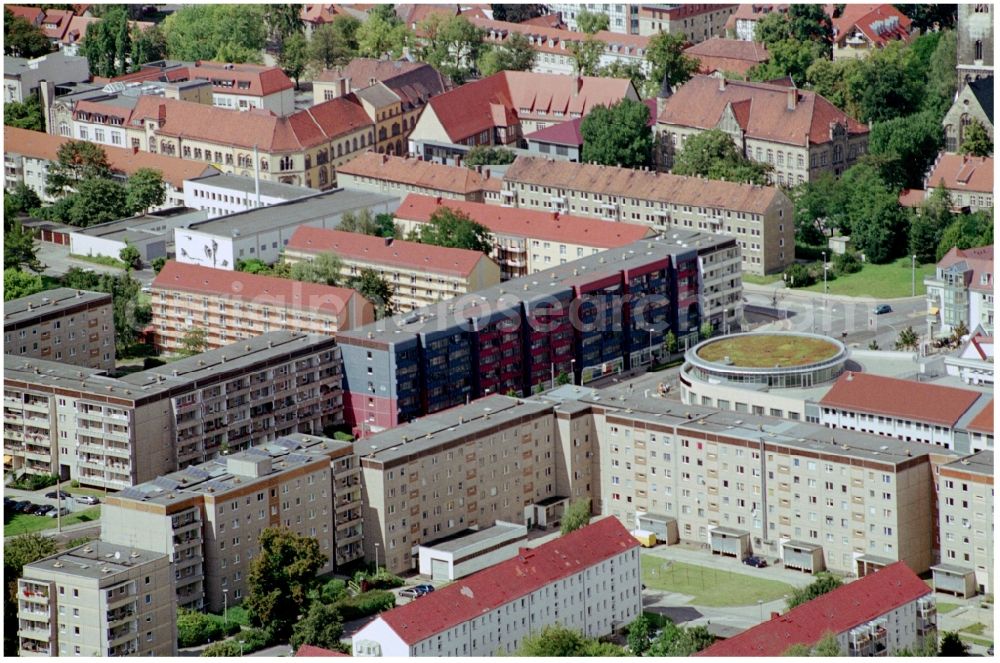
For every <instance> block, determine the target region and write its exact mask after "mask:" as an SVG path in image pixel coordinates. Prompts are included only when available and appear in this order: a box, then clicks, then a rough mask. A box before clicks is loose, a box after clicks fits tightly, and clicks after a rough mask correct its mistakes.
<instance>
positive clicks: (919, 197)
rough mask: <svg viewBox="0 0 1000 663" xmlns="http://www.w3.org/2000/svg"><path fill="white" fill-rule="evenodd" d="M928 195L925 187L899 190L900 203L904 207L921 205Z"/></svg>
mask: <svg viewBox="0 0 1000 663" xmlns="http://www.w3.org/2000/svg"><path fill="white" fill-rule="evenodd" d="M926 197H927V192H926V191H924V190H923V189H902V190H901V191H900V192H899V204H900V205H902V206H903V207H920V206H921V205H922V204H923V203H924V198H926Z"/></svg>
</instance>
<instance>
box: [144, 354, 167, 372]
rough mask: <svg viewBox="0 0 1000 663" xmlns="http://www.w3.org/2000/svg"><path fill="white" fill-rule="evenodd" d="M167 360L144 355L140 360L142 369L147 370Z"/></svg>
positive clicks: (161, 364)
mask: <svg viewBox="0 0 1000 663" xmlns="http://www.w3.org/2000/svg"><path fill="white" fill-rule="evenodd" d="M166 363H167V362H165V361H163V360H162V359H160V358H159V357H145V358H144V359H143V360H142V370H144V371H147V370H149V369H151V368H156V367H157V366H163V365H164V364H166Z"/></svg>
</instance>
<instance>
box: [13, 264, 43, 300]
mask: <svg viewBox="0 0 1000 663" xmlns="http://www.w3.org/2000/svg"><path fill="white" fill-rule="evenodd" d="M42 290H45V285H44V284H43V283H42V277H41V276H39V275H38V274H29V273H27V272H22V271H21V270H19V269H16V268H14V267H6V268H5V269H4V270H3V300H4V301H5V302H9V301H10V300H12V299H18V298H20V297H27V296H28V295H33V294H35V293H36V292H41V291H42Z"/></svg>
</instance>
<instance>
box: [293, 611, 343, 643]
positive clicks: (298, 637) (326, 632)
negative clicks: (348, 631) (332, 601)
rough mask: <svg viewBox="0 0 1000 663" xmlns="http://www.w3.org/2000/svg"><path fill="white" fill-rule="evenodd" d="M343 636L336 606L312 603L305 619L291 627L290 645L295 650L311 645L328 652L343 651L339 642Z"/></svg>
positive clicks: (341, 622) (341, 623)
mask: <svg viewBox="0 0 1000 663" xmlns="http://www.w3.org/2000/svg"><path fill="white" fill-rule="evenodd" d="M343 635H344V624H343V621H342V620H341V617H340V610H338V609H337V607H336V606H333V605H324V604H323V603H320V602H319V601H313V603H312V604H311V605H310V606H309V611H308V612H307V613H306V615H305V617H303V618H302V619H300V620H299V621H297V622H296V623H295V626H293V627H292V640H291V645H292V648H293V649H295V650H298V649H299V647H301V646H302V645H312V646H313V647H322V648H323V649H329V650H330V651H343V649H344V646H343V645H342V644H341V642H340V638H341V636H343Z"/></svg>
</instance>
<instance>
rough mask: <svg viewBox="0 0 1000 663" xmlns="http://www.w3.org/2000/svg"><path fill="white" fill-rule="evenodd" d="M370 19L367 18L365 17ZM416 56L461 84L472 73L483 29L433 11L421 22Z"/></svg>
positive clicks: (455, 17)
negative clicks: (421, 33)
mask: <svg viewBox="0 0 1000 663" xmlns="http://www.w3.org/2000/svg"><path fill="white" fill-rule="evenodd" d="M369 20H371V19H369ZM420 29H421V31H422V32H423V40H422V41H423V46H422V47H421V49H420V59H421V60H422V61H424V62H426V63H427V64H429V65H431V66H432V67H434V68H435V69H438V70H439V71H441V72H442V73H444V74H445V75H447V76H448V77H450V78H451V79H452V80H453V81H455V83H456V84H458V85H461V84H462V83H464V82H465V81H467V80H468V79H469V78H471V77H472V76H473V75H474V74H475V73H476V71H475V66H474V64H475V62H476V61H477V60H478V58H479V55H480V53H481V52H482V51H483V49H484V44H483V34H484V32H483V30H481V29H479V28H477V27H476V26H474V25H473V24H472V22H471V21H469V19H468V18H466V17H465V16H462V15H461V14H460V15H458V16H449V15H447V14H443V13H441V12H434V13H432V14H430V15H428V16H427V18H425V19H424V20H423V21H422V22H421V23H420Z"/></svg>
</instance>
